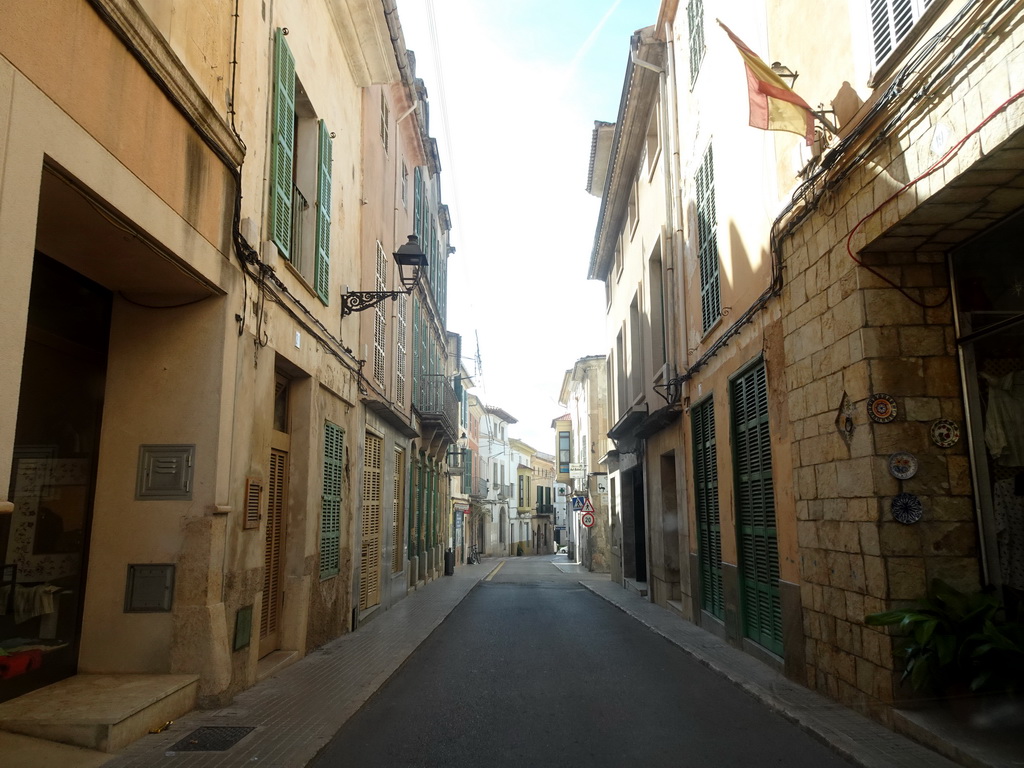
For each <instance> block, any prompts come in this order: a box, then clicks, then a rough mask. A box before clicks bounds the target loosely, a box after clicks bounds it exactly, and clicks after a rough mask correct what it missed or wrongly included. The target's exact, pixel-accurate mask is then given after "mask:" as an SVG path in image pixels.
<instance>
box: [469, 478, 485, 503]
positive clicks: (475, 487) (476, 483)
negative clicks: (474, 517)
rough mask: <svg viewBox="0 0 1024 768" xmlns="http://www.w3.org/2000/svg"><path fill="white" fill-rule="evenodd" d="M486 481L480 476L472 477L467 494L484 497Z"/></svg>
mask: <svg viewBox="0 0 1024 768" xmlns="http://www.w3.org/2000/svg"><path fill="white" fill-rule="evenodd" d="M487 488H488V483H487V481H486V480H484V478H482V477H474V478H473V482H472V484H471V485H470V489H469V495H470V496H473V497H474V498H480V499H484V498H487Z"/></svg>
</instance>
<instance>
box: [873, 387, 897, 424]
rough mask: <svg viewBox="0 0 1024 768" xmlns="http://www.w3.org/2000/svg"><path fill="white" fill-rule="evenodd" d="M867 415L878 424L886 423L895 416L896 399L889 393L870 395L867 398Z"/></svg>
mask: <svg viewBox="0 0 1024 768" xmlns="http://www.w3.org/2000/svg"><path fill="white" fill-rule="evenodd" d="M868 416H870V417H871V418H872V420H874V421H877V422H878V423H879V424H887V423H888V422H890V421H892V420H893V419H895V418H896V401H895V400H893V399H892V398H891V397H889V395H886V394H882V393H881V392H880V393H878V394H877V395H872V396H871V397H869V398H868Z"/></svg>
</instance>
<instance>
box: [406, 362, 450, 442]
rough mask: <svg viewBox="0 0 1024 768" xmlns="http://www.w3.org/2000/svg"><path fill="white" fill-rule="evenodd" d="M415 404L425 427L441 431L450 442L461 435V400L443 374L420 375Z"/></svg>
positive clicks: (415, 393) (415, 391)
mask: <svg viewBox="0 0 1024 768" xmlns="http://www.w3.org/2000/svg"><path fill="white" fill-rule="evenodd" d="M413 406H414V407H415V408H416V411H417V413H418V414H419V417H420V421H421V422H422V423H423V426H424V427H427V428H428V429H433V430H434V431H437V432H440V433H441V434H442V435H443V437H445V438H447V440H448V442H449V443H454V442H455V441H456V440H458V437H459V401H458V399H457V398H456V397H455V387H453V386H452V384H451V382H450V381H448V378H447V377H446V376H444V375H443V374H426V375H423V376H418V377H417V380H416V387H415V390H414V397H413Z"/></svg>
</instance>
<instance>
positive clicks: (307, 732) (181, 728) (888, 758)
mask: <svg viewBox="0 0 1024 768" xmlns="http://www.w3.org/2000/svg"><path fill="white" fill-rule="evenodd" d="M505 559H506V558H498V559H491V558H488V559H485V560H484V562H483V563H482V564H480V565H460V566H458V567H457V568H456V571H455V575H454V576H447V577H442V578H438V579H436V580H434V581H432V582H430V583H429V584H427V585H425V586H424V587H422V588H421V589H419V590H417V591H415V592H412V593H410V594H409V596H408V597H406V598H405V599H403V600H401V601H400V602H399V603H397V604H396V605H394V606H393V607H391V608H390V609H388V610H387V611H384V612H382V613H380V614H379V615H377V616H376V617H374V619H373V620H372V621H370V622H368V623H366V624H364V625H362V626H361V627H360V628H359V629H358V630H357V631H356V632H351V633H349V634H347V635H344V636H342V637H340V638H338V639H336V640H334V641H332V642H330V643H328V644H326V645H324V646H323V647H321V648H319V649H317V650H315V651H313V652H312V653H310V654H309V655H307V656H306V657H305V658H303V659H301V660H299V661H298V662H296V663H295V664H292V665H291V666H289V667H286V668H285V669H283V670H281V671H280V672H279V673H277V674H276V675H274V676H273V677H271V678H268V679H267V680H264V681H262V682H260V683H258V684H256V685H255V686H253V687H252V688H249V689H247V690H245V691H243V692H241V693H239V694H238V695H237V696H236V697H235V700H234V701H233V702H232V704H231V705H229V706H226V707H223V708H221V709H212V710H195V711H193V712H190V713H189V714H187V715H185V716H183V717H181V718H179V719H178V720H177V721H175V722H174V723H173V724H172V725H171V727H170V728H168V729H167V730H166V731H164V732H162V733H159V734H150V735H147V736H145V737H143V738H142V739H140V740H139V741H137V742H135V743H134V744H132V745H131V746H129V747H128V748H126V749H125V750H124V751H122V752H120V753H119V754H117V755H113V756H109V758H108V756H106V755H102V754H101V753H98V752H93V751H91V750H78V753H77V754H76V753H75V752H73V751H69V750H75V749H76V748H69V747H65V746H63V745H59V744H54V743H51V742H44V741H40V740H37V739H26V738H25V737H17V736H14V735H13V734H7V735H0V752H2V753H3V759H2V760H0V763H2V764H3V766H4V768H44V767H45V768H50V766H60V767H61V768H95V767H96V766H98V765H100V764H101V763H102V765H103V768H160V767H161V766H175V768H179V767H180V768H213V767H214V766H219V767H220V768H238V767H239V766H244V765H259V766H261V767H273V768H302V766H305V765H307V763H308V762H309V761H310V760H312V758H313V757H314V756H315V755H316V754H317V752H319V751H320V749H321V748H322V747H323V746H324V745H325V744H327V742H328V741H329V740H330V739H331V738H332V737H333V736H334V734H335V733H336V732H337V731H338V730H339V729H340V728H341V726H342V725H344V723H345V722H346V721H347V720H348V719H349V718H350V717H351V716H352V715H353V714H355V713H356V712H357V711H358V710H359V709H360V708H361V707H362V706H363V704H364V703H365V702H366V701H367V700H368V699H369V698H370V697H371V696H372V695H373V694H374V693H375V692H376V691H377V690H378V689H379V688H380V687H381V686H382V685H383V684H384V683H385V682H386V681H387V680H388V678H390V677H391V675H392V674H394V673H395V672H396V671H397V670H398V669H399V668H400V667H401V666H402V664H403V663H404V662H405V660H406V659H407V658H408V657H409V656H410V655H411V654H412V653H413V651H415V650H416V648H417V647H419V645H420V644H421V643H422V642H423V641H424V640H425V639H426V638H427V637H428V636H429V635H430V633H431V632H433V631H434V629H435V628H436V627H437V626H438V625H439V624H440V623H441V622H442V621H444V619H445V618H447V616H448V615H449V614H450V613H451V612H452V611H453V610H454V609H455V607H456V606H457V605H458V604H459V603H460V602H461V601H462V600H463V598H465V597H466V595H468V594H469V592H470V591H471V590H472V589H473V588H474V587H475V586H476V585H477V583H478V582H480V581H481V580H483V579H485V578H486V577H487V576H488V575H489V574H491V573H492V572H494V570H495V569H496V568H498V567H499V566H500V565H502V564H503V562H504V560H505ZM552 567H554V568H556V569H558V570H559V571H561V572H562V573H565V574H566V575H567V578H571V579H574V580H576V581H578V583H579V584H581V585H582V586H584V587H585V588H587V589H589V590H590V591H592V592H593V593H594V594H596V595H598V596H600V597H601V598H603V599H605V600H607V601H608V602H610V603H612V604H613V605H615V606H617V607H618V608H620V609H621V610H623V611H625V612H626V613H627V614H629V615H630V616H632V617H634V618H635V619H637V620H638V621H640V622H641V623H643V624H644V625H646V626H647V627H649V628H650V629H651V630H653V631H655V632H657V633H658V634H660V635H662V636H663V637H665V638H666V639H668V640H669V641H670V642H672V643H674V644H675V645H677V646H679V647H680V648H681V649H682V650H683V651H685V652H686V653H688V654H690V655H691V656H693V657H694V658H696V659H697V660H698V661H700V662H701V663H702V664H704V665H705V666H707V667H708V668H710V669H712V670H714V671H716V672H718V673H719V674H721V675H723V676H724V677H726V678H727V679H729V680H730V681H732V682H733V683H735V684H736V685H738V686H740V687H741V688H743V689H744V690H745V691H747V692H748V693H750V694H751V695H753V696H754V697H756V698H757V699H758V700H760V701H761V702H762V703H764V704H765V705H766V706H768V707H769V708H771V709H772V710H774V711H776V712H778V713H779V714H781V715H782V716H784V717H786V718H787V719H789V720H791V721H793V722H795V723H797V724H798V725H800V726H801V727H802V728H804V729H805V730H806V731H808V732H810V733H811V734H813V735H815V736H817V737H818V738H820V739H821V740H822V741H823V742H825V743H826V744H829V745H830V746H831V747H832V748H833V749H835V750H836V751H838V752H839V753H840V754H842V755H845V756H846V757H847V758H848V759H850V760H851V761H853V762H854V763H855V764H857V765H860V766H863V767H864V768H954V766H955V765H956V763H953V762H950V761H949V760H946V759H945V758H943V757H941V756H940V755H938V754H936V753H935V752H933V751H931V750H930V749H928V748H926V747H923V746H921V745H920V744H918V743H917V742H915V741H912V740H911V739H908V738H906V737H904V736H901V735H899V734H896V733H894V732H892V731H890V730H888V729H887V728H884V727H883V726H881V725H879V724H877V723H875V722H874V721H872V720H869V719H868V718H866V717H864V716H862V715H859V714H857V713H856V712H854V711H852V710H850V709H848V708H846V707H844V706H842V705H840V704H838V703H836V702H834V701H832V700H830V699H826V698H825V697H823V696H821V695H819V694H817V693H815V692H813V691H811V690H809V689H807V688H805V687H803V686H801V685H797V684H796V683H793V682H792V681H790V680H787V679H786V678H785V677H783V676H782V675H781V674H779V673H777V672H775V671H773V670H772V669H771V668H769V667H767V666H766V665H764V664H762V663H760V662H758V661H756V660H755V659H754V658H753V657H751V656H749V655H748V654H745V653H743V652H742V651H739V650H737V649H735V648H733V647H732V646H730V645H728V644H727V643H725V642H724V641H722V640H720V639H719V638H717V637H715V636H714V635H712V634H710V633H708V632H706V631H704V630H702V629H699V628H698V627H696V626H695V625H693V624H690V623H688V622H686V621H683V620H681V619H680V618H678V617H677V616H675V615H674V614H672V613H670V612H669V611H667V610H665V609H664V608H661V607H660V606H658V605H655V604H653V603H651V602H649V601H647V600H646V599H645V598H643V597H640V596H638V595H636V594H635V593H632V592H628V591H627V590H625V589H623V588H622V587H621V586H619V585H618V584H613V583H612V582H611V581H610V580H609V578H608V576H607V574H604V575H601V574H589V573H587V572H586V571H585V570H583V569H582V568H580V567H579V566H573V564H571V563H568V562H565V561H564V560H563V559H562V558H561V557H555V558H553V562H552ZM209 727H214V728H220V729H232V728H235V729H239V731H238V732H236V735H237V733H244V734H245V735H243V736H242V737H241V738H240V739H239V740H238V741H237V743H236V744H234V746H231V747H230V748H229V749H226V750H224V751H219V752H218V751H204V752H200V751H177V750H174V749H172V747H174V746H175V745H176V744H178V743H179V742H182V740H184V739H186V738H187V737H190V736H192V735H193V734H194V732H195V731H196V730H197V729H200V728H209ZM218 733H223V731H218ZM228 733H229V734H230V732H228ZM7 737H10V739H8V740H6V741H5V740H4V739H5V738H7ZM15 747H17V749H16V748H15ZM76 757H77V758H78V759H76ZM961 757H962V758H965V759H962V762H963V763H964V764H967V765H973V766H984V767H985V768H988V767H990V766H991V768H995V767H996V766H999V768H1005V767H1006V766H1011V765H1016V766H1021V765H1024V762H1016V761H1012V762H1005V761H1004V762H998V761H993V760H991V759H989V758H986V757H985V756H984V755H983V754H968V755H962V756H961ZM1021 760H1022V761H1024V756H1021ZM556 762H557V761H556Z"/></svg>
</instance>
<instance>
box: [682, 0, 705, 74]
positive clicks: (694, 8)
mask: <svg viewBox="0 0 1024 768" xmlns="http://www.w3.org/2000/svg"><path fill="white" fill-rule="evenodd" d="M686 22H687V26H688V28H689V43H690V86H691V87H692V86H693V84H694V83H695V82H697V73H699V72H700V63H701V60H702V59H703V58H704V2H703V0H690V2H689V3H687V4H686Z"/></svg>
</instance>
